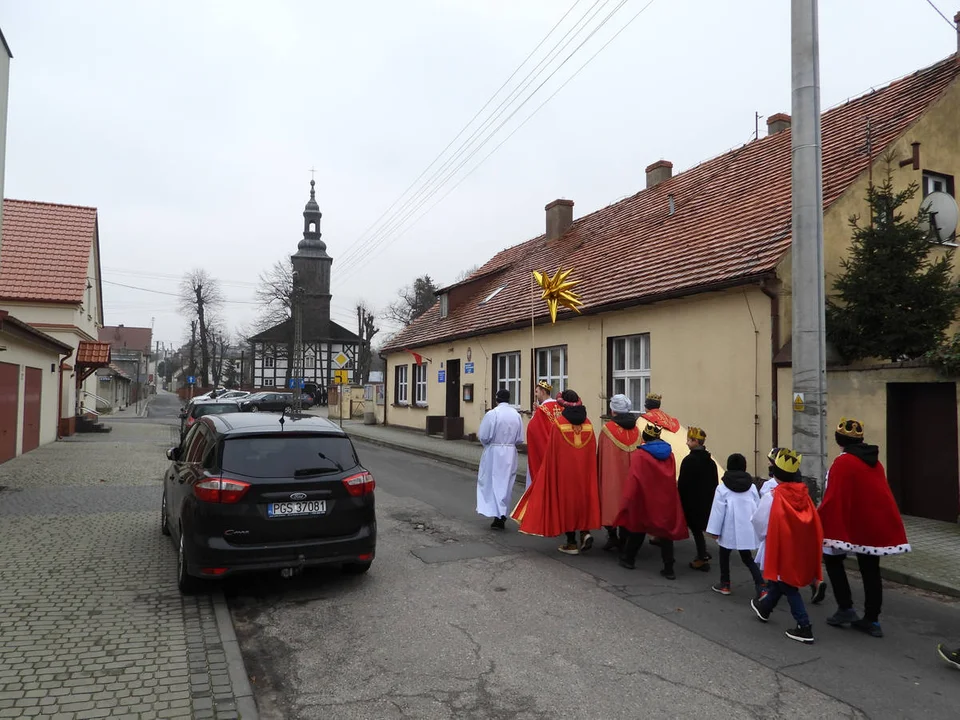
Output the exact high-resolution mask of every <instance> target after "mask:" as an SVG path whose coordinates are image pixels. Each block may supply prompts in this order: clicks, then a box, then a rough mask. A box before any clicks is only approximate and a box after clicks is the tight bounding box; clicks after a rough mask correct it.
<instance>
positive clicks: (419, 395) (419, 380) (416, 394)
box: [413, 365, 427, 407]
mask: <svg viewBox="0 0 960 720" xmlns="http://www.w3.org/2000/svg"><path fill="white" fill-rule="evenodd" d="M413 401H414V403H415V404H416V405H417V407H426V406H427V366H426V365H414V366H413Z"/></svg>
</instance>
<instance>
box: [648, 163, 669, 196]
mask: <svg viewBox="0 0 960 720" xmlns="http://www.w3.org/2000/svg"><path fill="white" fill-rule="evenodd" d="M671 177H673V163H672V162H670V161H669V160H657V161H656V162H655V163H654V164H653V165H648V166H647V190H649V189H650V188H652V187H653V186H654V185H659V184H660V183H662V182H663V181H664V180H669V179H670V178H671Z"/></svg>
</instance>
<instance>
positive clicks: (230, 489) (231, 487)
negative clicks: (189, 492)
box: [193, 478, 250, 505]
mask: <svg viewBox="0 0 960 720" xmlns="http://www.w3.org/2000/svg"><path fill="white" fill-rule="evenodd" d="M249 489H250V483H246V482H243V481H242V480H224V479H219V478H210V479H209V480H203V481H201V482H198V483H197V484H196V485H194V486H193V494H194V495H196V496H197V499H199V500H203V501H204V502H210V503H221V504H224V505H227V504H231V503H235V502H238V501H239V500H240V498H242V497H243V496H244V495H246V493H247V490H249Z"/></svg>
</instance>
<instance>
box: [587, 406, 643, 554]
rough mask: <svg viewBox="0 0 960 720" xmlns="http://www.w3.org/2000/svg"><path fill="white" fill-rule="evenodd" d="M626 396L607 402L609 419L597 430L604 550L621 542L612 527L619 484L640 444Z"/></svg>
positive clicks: (620, 484) (627, 471)
mask: <svg viewBox="0 0 960 720" xmlns="http://www.w3.org/2000/svg"><path fill="white" fill-rule="evenodd" d="M632 408H633V405H632V403H631V402H630V398H628V397H627V396H626V395H614V396H613V397H612V398H610V413H611V415H612V419H611V420H610V421H608V422H607V423H606V424H605V425H604V426H603V428H601V430H600V438H599V440H597V478H598V480H599V482H600V522H601V523H602V524H603V527H604V528H605V529H606V531H607V543H606V545H604V546H603V549H604V550H619V549H620V546H621V543H622V540H623V538H621V537H620V532H619V530H618V529H617V526H616V524H615V522H616V519H617V513H619V512H620V498H621V497H622V496H623V483H624V480H625V479H626V477H627V475H629V474H630V457H631V456H632V455H633V453H634V451H635V450H636V449H637V443H638V442H639V441H640V428H638V427H637V418H636V416H635V415H634V414H633V413H632V412H630V411H631V410H632Z"/></svg>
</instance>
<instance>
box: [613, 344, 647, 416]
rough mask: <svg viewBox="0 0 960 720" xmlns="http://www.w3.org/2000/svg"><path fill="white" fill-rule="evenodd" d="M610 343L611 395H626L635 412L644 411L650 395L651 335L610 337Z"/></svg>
mask: <svg viewBox="0 0 960 720" xmlns="http://www.w3.org/2000/svg"><path fill="white" fill-rule="evenodd" d="M608 343H609V345H608V356H607V357H608V358H609V360H608V362H609V364H610V387H609V394H610V395H611V396H612V395H618V394H623V395H626V396H627V397H628V398H630V401H631V402H632V403H633V410H634V412H642V409H643V401H644V400H645V399H646V397H647V393H649V392H650V334H649V333H642V334H639V335H627V336H625V337H615V338H610V339H609V341H608Z"/></svg>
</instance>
